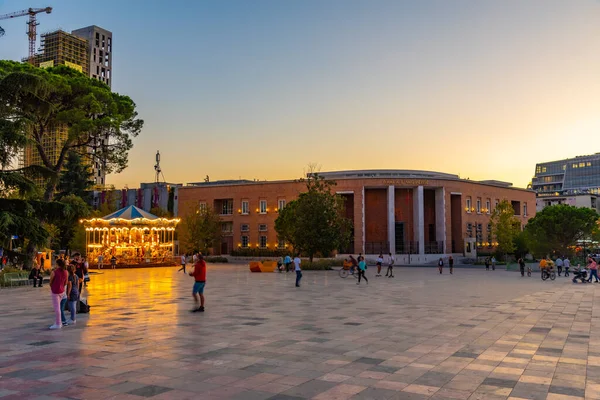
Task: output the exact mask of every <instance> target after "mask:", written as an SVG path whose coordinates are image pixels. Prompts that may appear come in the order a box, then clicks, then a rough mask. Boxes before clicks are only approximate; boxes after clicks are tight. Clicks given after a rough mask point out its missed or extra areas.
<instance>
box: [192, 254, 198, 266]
mask: <svg viewBox="0 0 600 400" xmlns="http://www.w3.org/2000/svg"><path fill="white" fill-rule="evenodd" d="M196 261H198V257H196V255H195V254H194V255H193V256H192V262H193V263H194V264H196Z"/></svg>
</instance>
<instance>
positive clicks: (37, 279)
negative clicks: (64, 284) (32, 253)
mask: <svg viewBox="0 0 600 400" xmlns="http://www.w3.org/2000/svg"><path fill="white" fill-rule="evenodd" d="M29 279H30V280H33V287H36V284H37V286H39V287H42V283H43V282H44V277H43V276H42V271H41V270H40V265H39V264H38V263H37V261H36V262H35V263H34V264H33V268H32V269H31V272H30V273H29Z"/></svg>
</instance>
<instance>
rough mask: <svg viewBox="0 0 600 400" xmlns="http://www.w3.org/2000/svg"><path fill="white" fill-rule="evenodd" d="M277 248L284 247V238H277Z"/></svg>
mask: <svg viewBox="0 0 600 400" xmlns="http://www.w3.org/2000/svg"><path fill="white" fill-rule="evenodd" d="M277 248H278V249H285V240H282V239H278V240H277Z"/></svg>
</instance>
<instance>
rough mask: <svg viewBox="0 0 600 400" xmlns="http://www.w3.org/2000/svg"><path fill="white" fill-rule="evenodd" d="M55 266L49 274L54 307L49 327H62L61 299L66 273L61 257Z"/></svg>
mask: <svg viewBox="0 0 600 400" xmlns="http://www.w3.org/2000/svg"><path fill="white" fill-rule="evenodd" d="M56 265H57V268H56V269H55V270H54V271H52V273H51V274H50V291H51V292H52V307H53V308H54V317H55V318H54V320H55V323H54V325H52V326H50V329H60V328H62V325H63V324H62V318H63V317H64V315H63V313H62V307H61V306H62V305H63V304H62V299H63V298H64V297H65V286H66V283H67V276H68V273H67V271H66V269H65V262H64V261H63V260H61V259H59V260H56Z"/></svg>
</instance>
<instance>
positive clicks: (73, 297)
mask: <svg viewBox="0 0 600 400" xmlns="http://www.w3.org/2000/svg"><path fill="white" fill-rule="evenodd" d="M67 271H68V272H69V279H68V281H67V302H68V304H69V311H71V319H70V320H69V321H67V325H75V323H76V319H75V318H76V314H77V300H78V299H79V277H78V276H77V275H75V267H74V266H73V264H70V265H69V266H68V267H67Z"/></svg>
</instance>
